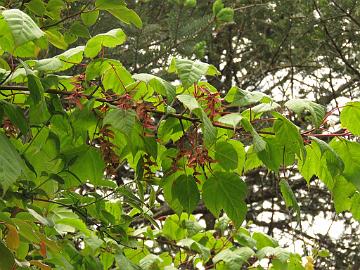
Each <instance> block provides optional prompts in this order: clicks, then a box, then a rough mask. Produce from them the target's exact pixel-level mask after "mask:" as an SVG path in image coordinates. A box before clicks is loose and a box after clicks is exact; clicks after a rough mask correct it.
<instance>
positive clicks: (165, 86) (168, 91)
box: [132, 73, 176, 104]
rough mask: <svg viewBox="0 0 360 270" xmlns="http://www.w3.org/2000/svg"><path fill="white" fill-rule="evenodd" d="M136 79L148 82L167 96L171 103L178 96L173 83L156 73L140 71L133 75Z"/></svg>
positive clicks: (158, 91)
mask: <svg viewBox="0 0 360 270" xmlns="http://www.w3.org/2000/svg"><path fill="white" fill-rule="evenodd" d="M132 77H133V78H134V79H135V80H138V81H142V82H146V83H147V84H148V85H150V86H151V87H152V88H153V89H154V90H155V91H156V92H157V93H159V94H160V95H162V96H166V97H167V102H168V103H169V104H170V103H172V102H173V100H174V99H175V96H176V88H175V86H173V85H172V84H171V83H169V82H167V81H165V80H163V79H162V78H160V77H157V76H155V75H151V74H146V73H140V74H135V75H133V76H132Z"/></svg>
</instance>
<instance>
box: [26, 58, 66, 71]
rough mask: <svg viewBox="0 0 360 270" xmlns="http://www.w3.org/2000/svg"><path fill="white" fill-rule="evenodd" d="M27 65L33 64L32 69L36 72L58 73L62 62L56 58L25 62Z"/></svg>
mask: <svg viewBox="0 0 360 270" xmlns="http://www.w3.org/2000/svg"><path fill="white" fill-rule="evenodd" d="M27 63H28V64H30V63H32V64H34V69H36V70H38V71H46V72H53V71H58V70H60V69H61V68H62V66H63V62H62V61H61V60H60V59H59V58H56V57H53V58H46V59H41V60H30V61H27Z"/></svg>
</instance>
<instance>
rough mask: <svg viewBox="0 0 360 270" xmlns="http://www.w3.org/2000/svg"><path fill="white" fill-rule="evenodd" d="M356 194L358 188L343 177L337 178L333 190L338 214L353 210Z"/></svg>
mask: <svg viewBox="0 0 360 270" xmlns="http://www.w3.org/2000/svg"><path fill="white" fill-rule="evenodd" d="M355 192H356V187H355V186H354V185H353V184H352V183H350V182H349V181H347V180H346V179H345V178H344V177H343V176H339V177H337V179H336V182H335V186H334V188H333V190H332V194H333V201H334V207H335V211H336V213H341V212H343V211H349V210H350V209H351V204H352V196H353V195H354V194H355Z"/></svg>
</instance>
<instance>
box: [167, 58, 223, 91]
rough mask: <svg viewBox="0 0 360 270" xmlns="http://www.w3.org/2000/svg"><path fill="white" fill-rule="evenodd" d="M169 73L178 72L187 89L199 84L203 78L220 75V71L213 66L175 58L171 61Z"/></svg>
mask: <svg viewBox="0 0 360 270" xmlns="http://www.w3.org/2000/svg"><path fill="white" fill-rule="evenodd" d="M169 72H170V73H173V72H176V73H177V74H178V75H179V77H180V80H181V82H182V85H183V87H184V88H185V89H187V88H189V87H190V86H192V85H193V84H194V83H196V82H198V81H199V80H200V79H201V77H202V76H205V75H210V76H214V75H218V74H219V71H218V70H217V69H216V68H215V67H214V66H213V65H209V64H207V63H203V62H200V61H191V60H188V59H180V58H173V59H172V60H171V64H170V67H169Z"/></svg>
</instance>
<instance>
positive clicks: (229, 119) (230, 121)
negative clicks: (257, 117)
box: [217, 113, 243, 129]
mask: <svg viewBox="0 0 360 270" xmlns="http://www.w3.org/2000/svg"><path fill="white" fill-rule="evenodd" d="M242 118H243V117H242V115H241V114H240V113H229V114H226V115H224V116H222V117H220V118H219V119H218V120H217V121H218V122H219V123H222V124H225V125H228V126H231V127H233V128H234V129H235V128H236V127H237V126H238V124H239V123H240V122H241V120H242Z"/></svg>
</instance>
